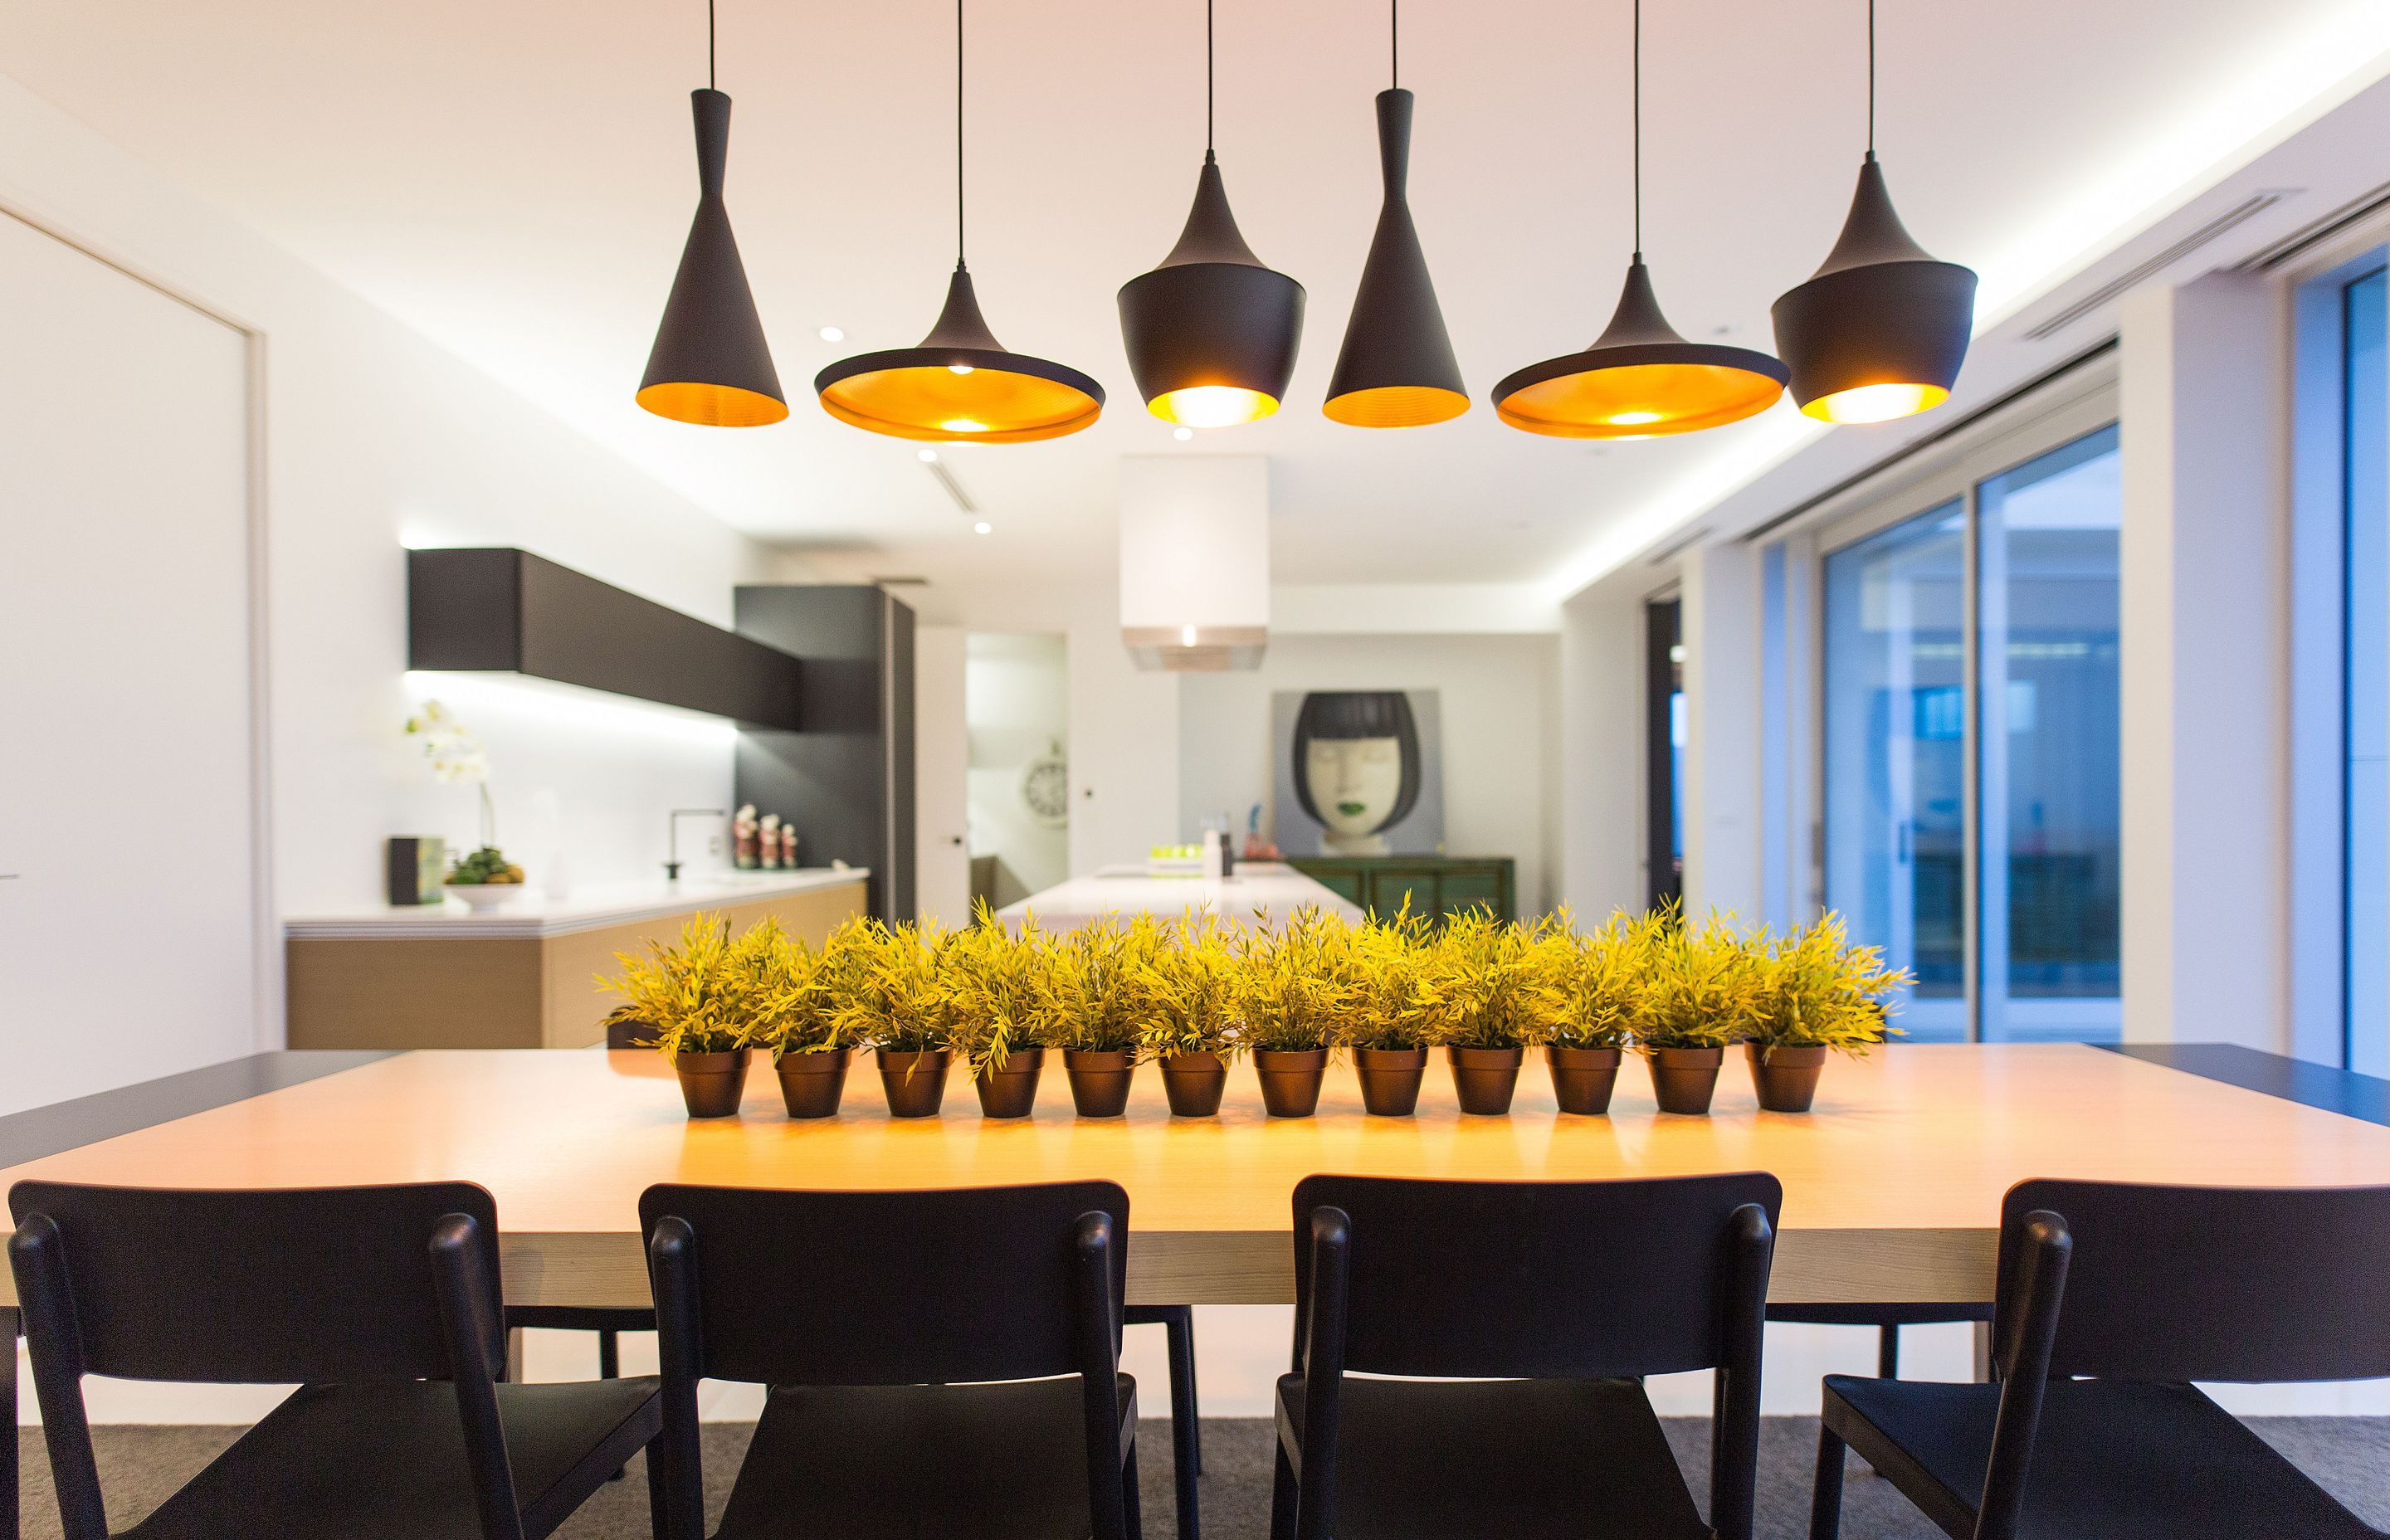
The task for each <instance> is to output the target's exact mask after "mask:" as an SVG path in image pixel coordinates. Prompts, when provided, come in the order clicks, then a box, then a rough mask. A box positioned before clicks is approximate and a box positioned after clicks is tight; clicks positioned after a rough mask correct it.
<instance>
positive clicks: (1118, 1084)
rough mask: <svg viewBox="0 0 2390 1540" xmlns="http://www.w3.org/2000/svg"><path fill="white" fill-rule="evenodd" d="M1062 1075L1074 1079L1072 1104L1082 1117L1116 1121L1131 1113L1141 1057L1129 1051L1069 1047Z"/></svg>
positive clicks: (1064, 1058) (1124, 1049) (1065, 1055)
mask: <svg viewBox="0 0 2390 1540" xmlns="http://www.w3.org/2000/svg"><path fill="white" fill-rule="evenodd" d="M1062 1072H1063V1073H1064V1074H1066V1075H1068V1076H1069V1077H1070V1080H1071V1104H1072V1105H1073V1107H1075V1108H1077V1109H1078V1110H1079V1116H1081V1117H1083V1118H1116V1117H1119V1116H1120V1115H1121V1114H1122V1113H1124V1112H1125V1111H1127V1110H1128V1088H1129V1085H1130V1084H1131V1083H1132V1082H1134V1081H1135V1080H1136V1079H1137V1055H1136V1053H1135V1052H1134V1051H1132V1050H1130V1049H1127V1048H1065V1049H1063V1050H1062Z"/></svg>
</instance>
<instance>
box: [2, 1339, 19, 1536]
mask: <svg viewBox="0 0 2390 1540" xmlns="http://www.w3.org/2000/svg"><path fill="white" fill-rule="evenodd" d="M18 1329H19V1328H18V1326H17V1312H16V1311H15V1310H13V1309H11V1310H0V1342H6V1343H7V1344H8V1368H7V1377H8V1379H7V1383H6V1385H0V1413H6V1416H5V1417H0V1540H17V1523H18V1520H17V1332H18Z"/></svg>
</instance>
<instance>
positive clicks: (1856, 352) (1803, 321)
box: [1774, 0, 1975, 422]
mask: <svg viewBox="0 0 2390 1540" xmlns="http://www.w3.org/2000/svg"><path fill="white" fill-rule="evenodd" d="M1774 314H1775V317H1776V346H1777V350H1778V351H1779V352H1780V353H1782V354H1783V355H1784V362H1785V363H1786V364H1788V365H1790V366H1792V399H1793V400H1794V401H1795V402H1797V403H1799V404H1800V407H1801V410H1802V411H1804V412H1805V413H1807V414H1808V415H1809V416H1810V417H1817V418H1819V419H1821V420H1823V421H1826V422H1890V421H1891V420H1892V419H1894V418H1895V417H1913V416H1915V415H1916V414H1917V413H1919V412H1923V411H1929V410H1931V409H1932V408H1934V407H1936V406H1939V405H1941V404H1943V403H1944V402H1946V401H1947V400H1949V399H1950V387H1951V386H1952V385H1954V384H1956V383H1957V382H1958V379H1959V366H1960V365H1961V364H1963V363H1965V362H1966V360H1967V340H1968V338H1969V337H1970V336H1971V335H1972V332H1973V331H1974V327H1975V275H1974V273H1973V272H1972V270H1971V269H1968V268H1964V267H1961V266H1960V265H1959V264H1958V263H1952V262H1936V261H1935V260H1934V258H1933V257H1931V256H1929V255H1927V254H1926V252H1925V250H1924V249H1923V248H1922V247H1921V246H1919V245H1918V244H1917V242H1916V241H1914V240H1912V239H1910V238H1909V235H1908V230H1906V229H1905V228H1903V227H1902V225H1901V223H1900V216H1899V215H1898V214H1896V213H1895V212H1893V209H1892V195H1891V194H1890V193H1889V192H1887V191H1885V189H1884V185H1883V169H1882V167H1881V166H1879V165H1877V164H1876V159H1875V0H1868V149H1867V159H1866V160H1863V161H1861V162H1860V164H1859V186H1858V191H1857V193H1856V194H1855V195H1854V196H1853V197H1852V199H1851V212H1850V216H1849V217H1848V218H1847V219H1845V220H1844V222H1843V234H1842V238H1841V239H1839V240H1837V241H1835V242H1834V249H1833V250H1832V251H1831V252H1830V253H1829V254H1828V255H1827V257H1826V263H1825V265H1824V266H1822V267H1820V268H1818V271H1817V273H1816V274H1815V275H1814V276H1812V277H1811V278H1810V279H1809V281H1808V282H1807V283H1805V284H1803V285H1801V287H1800V288H1798V289H1792V290H1791V291H1790V292H1788V293H1786V294H1785V296H1784V297H1783V298H1782V299H1780V300H1778V301H1777V302H1776V308H1775V313H1774Z"/></svg>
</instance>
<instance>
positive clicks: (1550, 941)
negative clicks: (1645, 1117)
mask: <svg viewBox="0 0 2390 1540" xmlns="http://www.w3.org/2000/svg"><path fill="white" fill-rule="evenodd" d="M1650 930H1651V927H1650V924H1649V923H1648V922H1647V921H1643V920H1636V919H1630V918H1627V917H1626V916H1625V915H1624V914H1613V915H1612V916H1611V917H1610V919H1609V920H1608V922H1607V923H1605V924H1604V925H1603V926H1602V927H1601V928H1600V930H1595V931H1593V932H1592V933H1591V934H1580V933H1579V932H1578V931H1577V930H1576V929H1575V927H1574V926H1573V925H1572V924H1570V922H1569V920H1568V917H1567V914H1566V912H1565V911H1563V912H1562V914H1561V918H1560V920H1559V922H1558V923H1557V924H1556V925H1555V926H1554V928H1553V930H1552V933H1551V934H1550V935H1548V936H1547V937H1545V938H1544V939H1543V941H1541V942H1540V943H1537V953H1538V957H1537V962H1538V964H1539V966H1538V967H1537V968H1536V972H1537V974H1538V975H1539V979H1540V982H1541V983H1542V985H1543V987H1542V988H1540V989H1538V990H1536V991H1535V992H1534V993H1533V995H1531V997H1530V1011H1531V1015H1532V1018H1533V1021H1534V1026H1533V1036H1534V1038H1535V1040H1536V1042H1538V1043H1541V1044H1542V1045H1543V1048H1544V1061H1545V1065H1546V1067H1547V1068H1548V1069H1549V1070H1550V1071H1551V1075H1552V1097H1553V1098H1554V1099H1555V1100H1556V1101H1557V1102H1559V1104H1560V1110H1561V1111H1563V1112H1569V1113H1574V1114H1575V1115H1576V1116H1578V1117H1587V1118H1598V1117H1601V1116H1603V1115H1604V1114H1606V1113H1607V1112H1608V1111H1609V1110H1610V1096H1611V1092H1612V1091H1613V1090H1614V1089H1615V1088H1616V1087H1617V1084H1618V1065H1619V1060H1620V1059H1621V1057H1622V1050H1623V1049H1624V1048H1625V1046H1626V1044H1627V1042H1628V1040H1629V1038H1630V1037H1631V1036H1632V1035H1633V1025H1634V1020H1635V1012H1636V1008H1637V1006H1638V1003H1639V1002H1640V999H1641V996H1642V991H1643V969H1644V964H1645V955H1646V952H1647V950H1648V945H1647V943H1648V940H1649V932H1650Z"/></svg>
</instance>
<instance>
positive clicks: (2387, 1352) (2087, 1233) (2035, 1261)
mask: <svg viewBox="0 0 2390 1540" xmlns="http://www.w3.org/2000/svg"><path fill="white" fill-rule="evenodd" d="M2385 1257H2390V1187H2345V1188H2300V1189H2287V1188H2263V1187H2153V1186H2139V1185H2135V1184H2128V1183H2114V1182H2060V1181H2032V1182H2024V1183H2021V1184H2019V1185H2018V1186H2017V1187H2013V1188H2011V1190H2010V1192H2009V1194H2008V1197H2007V1199H2006V1200H2005V1201H2004V1202H2003V1203H2002V1205H2001V1211H2000V1252H1999V1272H1998V1294H1997V1298H1996V1300H1995V1302H1994V1315H1993V1320H1992V1331H1993V1337H1994V1354H1993V1366H1994V1370H1995V1374H1996V1378H1995V1380H1993V1382H1991V1383H1988V1384H1935V1383H1931V1382H1926V1381H1918V1380H1862V1379H1854V1378H1850V1377H1847V1376H1843V1375H1831V1376H1829V1377H1827V1380H1826V1382H1825V1400H1824V1416H1823V1422H1822V1428H1821V1431H1820V1432H1819V1435H1818V1482H1817V1487H1816V1492H1815V1496H1814V1504H1813V1508H1812V1512H1811V1519H1810V1530H1809V1533H1810V1534H1811V1536H1812V1537H1813V1540H1833V1536H1834V1535H1835V1534H1837V1533H1838V1531H1839V1528H1840V1525H1841V1508H1842V1483H1843V1465H1844V1450H1845V1448H1849V1449H1855V1450H1857V1451H1858V1453H1859V1454H1860V1455H1861V1456H1862V1457H1864V1458H1865V1459H1866V1460H1867V1461H1868V1463H1869V1464H1870V1465H1871V1466H1873V1467H1874V1468H1875V1469H1876V1472H1877V1473H1878V1474H1879V1475H1881V1476H1882V1477H1883V1478H1884V1479H1885V1480H1887V1481H1889V1482H1892V1484H1893V1485H1895V1487H1897V1488H1899V1490H1900V1491H1901V1493H1902V1494H1903V1495H1905V1496H1907V1497H1908V1500H1909V1501H1910V1502H1911V1503H1914V1504H1915V1505H1916V1506H1917V1508H1919V1510H1920V1511H1921V1512H1922V1513H1923V1514H1924V1515H1925V1516H1926V1517H1927V1518H1928V1519H1930V1520H1932V1521H1934V1524H1935V1525H1937V1526H1938V1527H1940V1529H1941V1530H1942V1532H1943V1533H1944V1534H1949V1535H1953V1536H1958V1537H1961V1540H2077V1537H2079V1540H2185V1537H2187V1536H2194V1535H2210V1534H2212V1535H2229V1536H2232V1537H2234V1540H2240V1537H2242V1536H2249V1537H2251V1540H2257V1537H2265V1540H2276V1537H2279V1540H2292V1537H2294V1536H2295V1537H2297V1540H2335V1537H2345V1540H2358V1537H2360V1536H2374V1535H2378V1534H2381V1533H2382V1532H2380V1531H2377V1530H2374V1529H2372V1528H2371V1527H2369V1526H2368V1525H2366V1524H2365V1523H2364V1522H2363V1521H2361V1520H2359V1519H2358V1517H2357V1516H2356V1515H2355V1514H2353V1513H2351V1512H2349V1511H2348V1509H2346V1508H2344V1507H2342V1506H2341V1505H2340V1504H2339V1503H2338V1502H2337V1501H2335V1500H2334V1499H2333V1498H2332V1496H2331V1495H2329V1494H2328V1493H2326V1492H2325V1491H2324V1490H2323V1489H2322V1488H2321V1487H2319V1486H2318V1485H2316V1484H2315V1482H2312V1481H2309V1480H2308V1479H2307V1478H2306V1475H2304V1474H2302V1473H2301V1472H2300V1470H2299V1469H2298V1468H2297V1467H2295V1466H2294V1465H2292V1464H2291V1463H2290V1462H2289V1461H2288V1460H2286V1459H2284V1458H2283V1457H2281V1456H2280V1455H2278V1454H2276V1453H2275V1452H2274V1450H2273V1447H2272V1446H2271V1445H2270V1444H2267V1443H2266V1442H2265V1441H2264V1440H2262V1439H2260V1438H2258V1437H2257V1435H2256V1434H2255V1433H2253V1432H2251V1431H2249V1430H2248V1429H2247V1428H2246V1427H2244V1426H2242V1423H2241V1422H2240V1421H2238V1420H2237V1419H2236V1418H2233V1417H2232V1416H2231V1415H2230V1414H2229V1413H2228V1412H2226V1411H2225V1410H2224V1409H2223V1408H2222V1407H2220V1406H2218V1405H2217V1404H2216V1403H2215V1402H2213V1401H2211V1400H2209V1399H2208V1398H2207V1397H2206V1396H2205V1395H2204V1394H2202V1393H2201V1392H2199V1391H2198V1390H2197V1389H2195V1388H2194V1387H2193V1386H2192V1384H2191V1381H2192V1380H2208V1381H2223V1382H2242V1383H2275V1382H2294V1381H2304V1380H2356V1379H2374V1378H2380V1377H2384V1376H2390V1269H2385V1267H2384V1258H2385Z"/></svg>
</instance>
